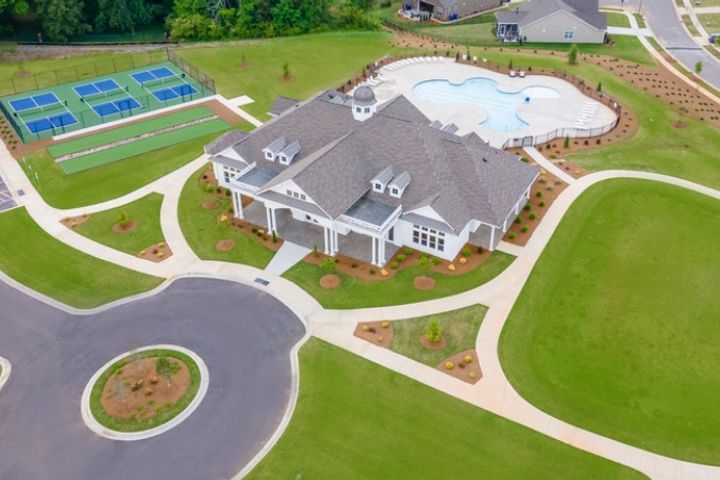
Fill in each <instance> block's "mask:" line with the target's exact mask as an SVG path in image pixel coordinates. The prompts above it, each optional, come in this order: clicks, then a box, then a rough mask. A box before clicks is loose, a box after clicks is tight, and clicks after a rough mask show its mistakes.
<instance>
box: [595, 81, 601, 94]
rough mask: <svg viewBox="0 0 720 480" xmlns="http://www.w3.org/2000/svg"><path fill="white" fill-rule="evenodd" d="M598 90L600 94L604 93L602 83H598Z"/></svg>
mask: <svg viewBox="0 0 720 480" xmlns="http://www.w3.org/2000/svg"><path fill="white" fill-rule="evenodd" d="M596 90H597V91H598V92H602V82H598V85H597V88H596Z"/></svg>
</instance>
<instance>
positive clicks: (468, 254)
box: [462, 246, 472, 257]
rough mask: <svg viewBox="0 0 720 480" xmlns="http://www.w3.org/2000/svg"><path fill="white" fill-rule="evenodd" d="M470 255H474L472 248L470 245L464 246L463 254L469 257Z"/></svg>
mask: <svg viewBox="0 0 720 480" xmlns="http://www.w3.org/2000/svg"><path fill="white" fill-rule="evenodd" d="M470 255H472V250H470V247H468V246H465V247H463V249H462V256H463V257H469V256H470Z"/></svg>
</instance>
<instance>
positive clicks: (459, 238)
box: [394, 220, 470, 260]
mask: <svg viewBox="0 0 720 480" xmlns="http://www.w3.org/2000/svg"><path fill="white" fill-rule="evenodd" d="M469 235H470V229H469V225H468V226H466V227H465V229H463V231H462V232H460V234H459V235H452V234H450V233H446V234H445V251H444V252H439V251H437V250H433V249H431V248H428V247H423V246H422V245H418V244H416V243H413V224H412V223H410V222H406V221H405V220H398V222H397V223H396V224H395V242H394V243H395V244H396V245H404V246H407V247H410V248H412V249H414V250H418V251H420V252H424V253H427V254H428V255H433V256H436V257H440V258H444V259H445V260H453V259H454V258H455V257H456V256H457V255H458V253H460V250H461V249H462V248H463V246H464V245H465V244H466V243H467V241H468V237H469Z"/></svg>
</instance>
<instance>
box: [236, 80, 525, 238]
mask: <svg viewBox="0 0 720 480" xmlns="http://www.w3.org/2000/svg"><path fill="white" fill-rule="evenodd" d="M337 95H338V94H333V93H332V92H326V93H325V94H322V95H320V96H318V97H316V98H315V99H313V100H311V101H309V102H307V103H305V104H303V105H301V106H300V107H298V108H296V109H293V110H290V111H288V112H287V113H286V114H284V115H282V116H280V117H278V118H277V119H275V120H273V121H271V122H269V123H267V124H265V125H263V126H262V127H260V128H258V129H256V130H255V131H254V132H252V134H251V135H249V136H248V137H247V138H245V139H243V140H242V141H240V142H238V144H236V145H235V146H234V147H233V148H234V150H235V151H236V152H238V153H239V154H240V155H241V156H242V157H243V158H244V159H245V160H247V161H248V162H253V161H256V162H257V165H258V167H257V168H263V169H268V170H272V171H274V172H277V173H278V174H277V175H276V176H275V177H274V178H273V179H272V180H270V181H269V182H268V183H267V184H266V185H265V186H264V187H263V188H262V189H261V191H260V195H261V196H265V195H269V194H270V192H268V189H270V188H272V187H273V186H277V185H279V184H281V183H282V182H284V181H287V180H293V181H294V182H295V183H296V184H297V185H298V186H299V188H301V189H302V190H303V191H304V192H305V193H306V194H307V195H308V196H309V198H310V199H312V200H313V201H315V202H316V203H317V204H318V205H319V206H320V209H321V211H324V212H326V213H327V214H328V216H330V217H331V218H337V217H338V216H340V215H341V214H343V213H346V212H348V211H349V209H351V208H352V207H353V206H355V205H356V204H357V202H358V201H360V200H361V199H363V198H367V199H369V200H372V201H375V202H379V203H383V204H387V205H389V206H391V207H397V206H398V205H400V204H402V205H403V209H404V210H405V211H406V212H408V211H410V210H412V209H414V208H416V207H419V206H423V205H430V206H432V208H434V209H435V210H436V211H437V212H438V214H440V215H441V216H442V217H443V218H444V219H445V220H446V221H447V223H448V224H449V225H450V226H451V227H452V229H454V230H456V231H459V230H461V229H462V228H463V227H464V226H465V225H466V224H467V222H468V221H469V220H471V219H477V220H480V221H483V222H485V223H489V224H492V225H500V224H501V223H502V221H503V220H504V219H505V217H506V216H507V214H508V212H509V211H510V209H511V208H512V207H513V206H514V205H515V202H517V200H518V199H519V198H520V196H521V195H522V193H523V192H524V191H525V190H527V188H529V186H530V185H531V184H532V181H533V180H534V178H535V177H536V176H537V173H538V169H537V167H531V166H529V165H527V164H525V163H522V162H520V161H519V160H518V159H517V157H516V156H515V155H512V154H508V153H506V152H503V151H501V150H497V149H494V148H492V147H490V146H489V145H488V144H487V143H485V142H483V141H482V140H481V139H480V138H479V137H478V136H477V135H474V134H473V135H467V136H465V137H458V136H456V135H453V134H451V133H448V132H444V131H442V130H438V129H435V128H431V127H430V126H429V123H430V122H429V120H428V119H427V118H426V117H425V116H424V115H422V113H420V112H419V111H418V110H417V109H416V108H415V107H414V106H413V105H412V104H411V103H410V101H409V100H407V99H406V98H405V97H397V98H396V99H394V100H392V101H391V102H389V103H388V104H386V105H383V106H382V108H380V109H379V110H378V112H377V113H376V114H375V115H373V117H372V118H370V119H369V120H366V121H365V122H357V121H355V120H354V119H353V116H352V112H351V110H350V107H349V106H348V105H345V104H343V105H338V104H335V103H333V102H332V98H333V97H335V98H337ZM280 137H284V138H296V139H299V140H300V142H301V143H302V150H301V151H300V152H299V153H298V155H297V157H296V158H295V161H294V162H293V163H292V164H291V165H290V166H283V165H280V164H279V162H272V161H268V160H265V159H264V156H263V154H262V149H263V148H265V147H266V146H267V145H268V144H269V143H271V142H272V141H273V140H275V139H277V138H280ZM386 167H392V171H394V172H407V174H408V177H410V178H412V182H410V183H409V185H407V187H406V189H405V192H404V193H403V197H402V199H398V198H393V197H391V196H390V195H388V194H387V193H384V194H380V193H378V192H373V191H371V180H372V179H373V178H375V176H376V175H378V172H380V171H382V170H383V169H385V168H386ZM278 195H279V194H278ZM273 196H275V195H273ZM280 197H283V195H280ZM302 204H303V207H302V208H305V207H306V206H307V205H310V204H309V203H307V202H302ZM305 209H306V208H305Z"/></svg>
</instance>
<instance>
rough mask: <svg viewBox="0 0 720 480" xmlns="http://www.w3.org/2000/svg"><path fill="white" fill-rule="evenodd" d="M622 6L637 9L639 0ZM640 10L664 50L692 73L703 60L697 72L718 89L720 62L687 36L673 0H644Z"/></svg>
mask: <svg viewBox="0 0 720 480" xmlns="http://www.w3.org/2000/svg"><path fill="white" fill-rule="evenodd" d="M622 4H623V5H625V6H631V7H634V8H638V7H639V6H640V0H626V1H625V2H622ZM600 5H601V6H604V7H612V6H615V7H617V6H620V5H621V0H600ZM642 13H643V14H644V15H645V17H646V18H647V19H648V22H649V23H650V28H652V31H653V33H654V34H655V36H656V38H657V40H658V41H659V42H660V44H661V45H662V46H663V47H665V49H666V50H667V51H668V52H669V53H670V54H671V55H672V56H674V57H675V58H676V59H677V60H678V61H679V62H680V63H682V64H683V66H685V68H686V69H688V70H689V71H691V72H694V71H695V64H696V63H697V62H702V63H703V72H702V74H701V75H700V76H701V77H702V78H703V80H705V81H706V82H708V83H709V84H711V85H713V86H715V88H720V61H718V60H717V59H716V58H715V57H713V56H712V55H711V54H710V53H708V52H707V51H706V50H705V49H703V48H702V47H700V46H699V45H698V44H697V43H695V41H694V40H693V39H692V37H690V35H688V33H687V32H686V31H685V29H684V28H683V26H682V25H681V23H680V20H679V19H678V16H677V14H676V13H675V2H674V0H644V1H643V2H642Z"/></svg>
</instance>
